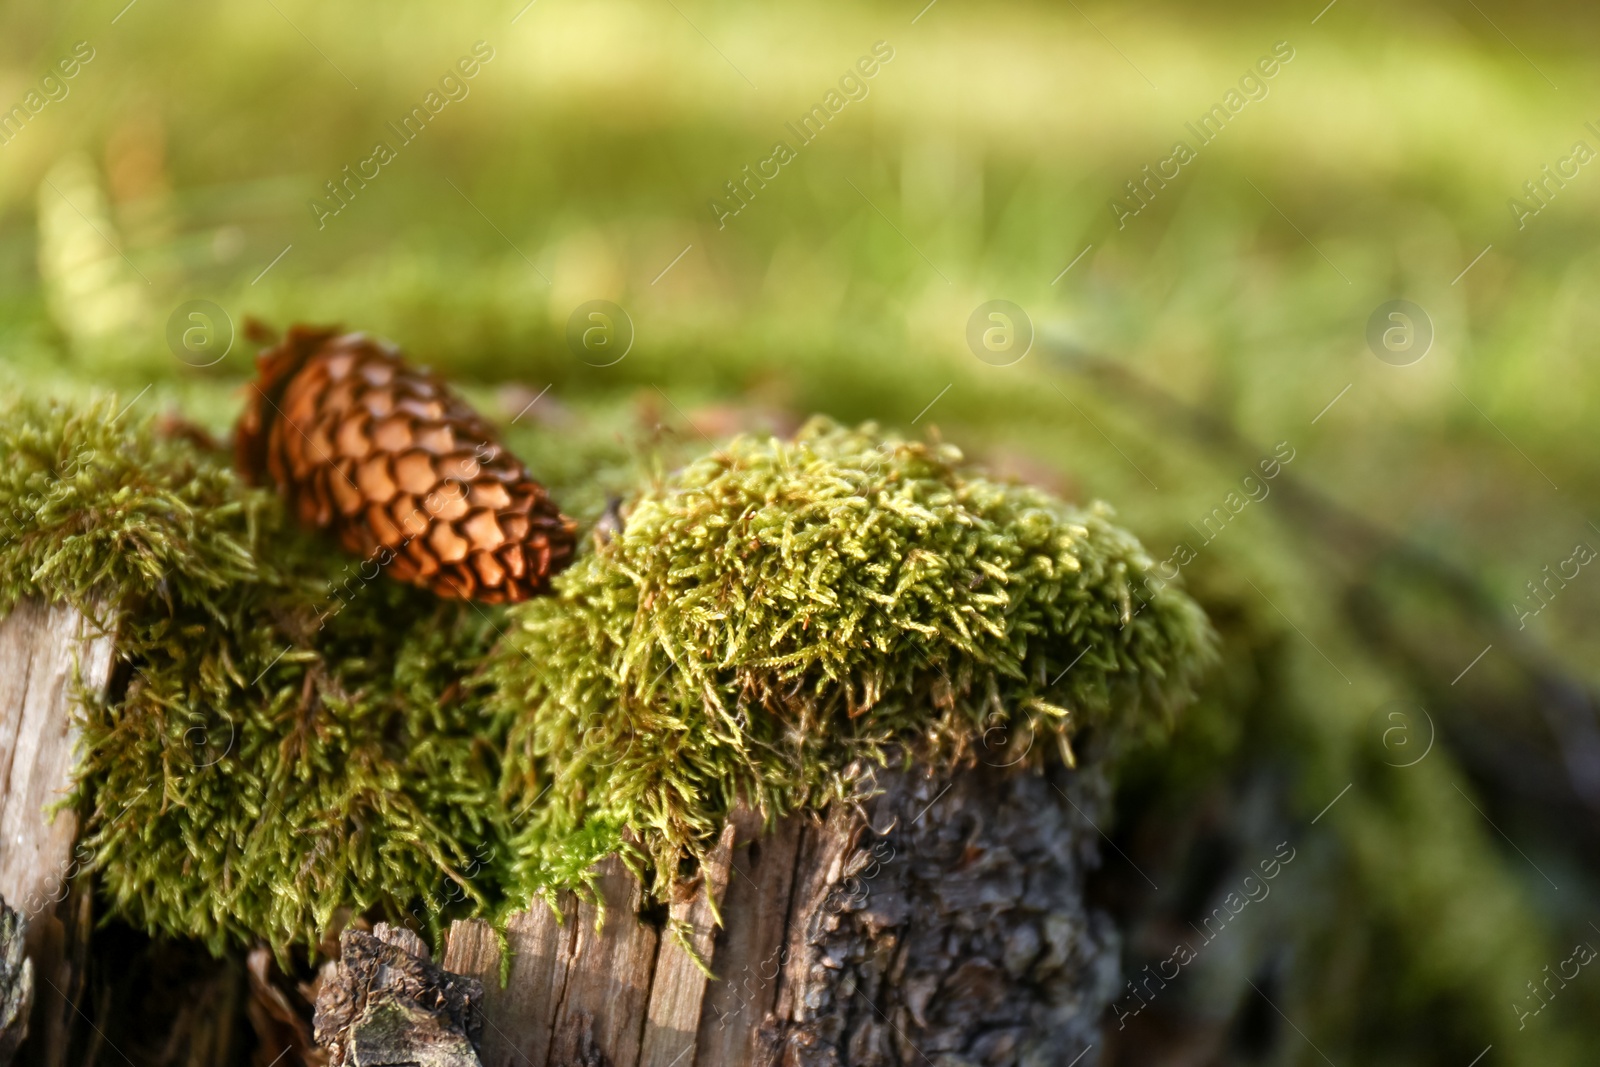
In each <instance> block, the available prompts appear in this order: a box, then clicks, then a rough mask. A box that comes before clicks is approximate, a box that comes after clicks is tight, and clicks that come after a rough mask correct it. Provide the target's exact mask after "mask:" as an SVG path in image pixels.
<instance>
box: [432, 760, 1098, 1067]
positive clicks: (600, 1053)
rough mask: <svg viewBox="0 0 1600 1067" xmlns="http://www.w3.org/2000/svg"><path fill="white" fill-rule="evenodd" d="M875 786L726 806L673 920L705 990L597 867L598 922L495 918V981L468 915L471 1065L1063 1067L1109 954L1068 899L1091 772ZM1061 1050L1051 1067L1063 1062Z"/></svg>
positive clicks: (464, 956)
mask: <svg viewBox="0 0 1600 1067" xmlns="http://www.w3.org/2000/svg"><path fill="white" fill-rule="evenodd" d="M878 778H879V783H880V786H881V787H882V789H883V792H882V793H881V794H880V795H879V796H878V797H876V798H874V799H872V800H870V801H868V802H867V803H865V804H863V805H860V806H859V807H858V806H854V805H846V804H838V805H835V806H833V807H832V808H831V809H830V810H829V811H828V812H827V814H826V815H825V816H824V817H821V818H817V817H813V816H809V815H798V816H791V817H789V818H788V819H785V820H783V821H781V822H780V823H779V825H778V827H777V828H776V830H775V831H774V832H772V833H770V834H762V833H761V832H760V825H759V820H757V819H755V818H754V817H753V816H752V815H751V813H749V812H741V813H739V815H738V816H737V817H736V818H735V819H734V820H733V821H732V822H730V823H729V828H728V831H727V832H726V833H725V834H724V837H723V839H722V842H721V843H720V845H719V847H718V849H717V852H716V854H715V856H714V858H713V860H712V862H711V863H710V864H708V865H707V866H706V868H705V878H706V879H707V880H708V882H709V885H710V887H711V895H712V896H714V897H715V899H716V902H717V906H718V908H719V910H720V911H721V914H722V918H723V926H722V928H721V929H720V930H717V929H714V928H713V926H712V925H711V922H710V920H711V908H710V907H708V906H707V882H702V883H701V884H699V885H698V886H696V888H695V890H694V892H693V894H692V895H691V896H688V897H686V899H684V900H683V901H681V902H680V903H678V904H675V905H674V906H673V910H674V912H675V913H678V914H680V915H682V916H683V917H685V918H688V919H689V920H690V922H691V926H692V928H693V931H694V933H693V936H692V943H693V944H694V946H695V948H696V949H697V950H699V951H700V952H701V953H702V954H703V959H705V960H706V961H707V962H708V963H709V965H710V968H711V970H712V971H713V973H714V975H715V977H714V978H708V977H707V976H706V975H705V974H704V973H703V972H701V971H700V970H699V969H698V968H697V967H696V966H695V964H694V962H693V959H692V958H691V956H690V955H689V953H688V952H687V951H686V950H685V949H684V948H683V946H681V945H680V944H678V943H677V942H676V941H675V940H673V939H671V938H669V937H667V936H664V933H663V929H662V924H661V923H660V921H659V919H658V918H652V917H649V916H641V915H640V914H639V912H638V902H639V900H640V895H641V894H640V886H639V884H638V882H637V881H635V880H634V879H633V878H632V876H631V875H629V874H628V873H627V871H626V870H625V869H624V868H623V867H622V865H621V864H620V863H618V862H616V861H615V860H608V861H606V862H605V863H603V864H602V871H603V874H602V878H601V882H600V887H601V894H602V898H603V900H604V902H605V906H606V912H605V916H604V925H603V926H602V927H601V928H600V929H599V930H598V931H596V929H595V927H594V923H595V922H596V920H597V918H599V916H598V915H597V912H596V909H595V907H594V906H593V905H588V904H580V905H578V906H576V907H575V908H570V909H568V911H569V913H568V914H567V916H566V918H565V922H563V921H562V920H561V918H559V917H558V916H557V915H556V913H555V912H554V911H553V910H552V909H550V908H549V907H547V906H545V905H544V904H542V903H540V904H536V905H535V906H534V907H533V908H532V909H530V910H529V911H527V912H524V913H522V914H520V915H519V916H517V917H516V918H515V919H513V920H512V923H511V925H510V927H509V929H508V931H507V935H508V945H509V948H510V950H511V952H512V954H513V955H512V959H511V964H510V981H509V982H508V984H507V985H506V986H505V987H504V988H501V987H500V985H499V974H500V967H501V958H500V950H499V947H498V944H497V940H496V938H495V936H494V934H493V931H492V930H491V929H490V928H489V927H488V926H487V924H485V923H483V922H481V921H467V922H458V923H456V924H455V925H454V926H453V927H452V929H451V931H450V937H449V946H448V948H447V950H446V954H445V958H444V965H445V967H446V968H447V969H449V970H452V971H456V972H459V973H462V974H467V975H472V976H476V977H478V978H479V979H480V980H481V981H482V982H483V985H484V989H485V990H486V999H485V1008H484V1014H485V1017H486V1021H487V1023H488V1025H487V1026H486V1027H485V1032H484V1038H483V1046H482V1059H483V1063H484V1065H485V1067H509V1065H513V1064H529V1065H532V1067H577V1065H580V1064H581V1065H585V1067H590V1065H594V1064H609V1065H611V1067H678V1065H682V1067H744V1065H751V1064H755V1065H780V1064H781V1065H795V1067H800V1065H806V1067H810V1065H824V1064H828V1065H835V1064H836V1065H841V1067H842V1065H851V1067H888V1065H891V1064H894V1065H899V1064H905V1065H911V1064H923V1063H934V1064H941V1065H952V1067H953V1065H962V1064H973V1065H978V1064H1023V1065H1028V1067H1035V1065H1037V1067H1043V1065H1045V1064H1055V1063H1067V1062H1071V1061H1072V1060H1073V1059H1074V1058H1075V1057H1077V1056H1078V1055H1079V1054H1080V1053H1083V1052H1085V1051H1087V1050H1088V1049H1089V1048H1090V1047H1091V1046H1092V1045H1094V1044H1095V1043H1096V1040H1097V1034H1098V1029H1099V1021H1100V1017H1101V1015H1102V1013H1103V1011H1104V1008H1105V1005H1106V1004H1107V1003H1108V1002H1109V998H1110V996H1111V994H1112V993H1114V991H1115V988H1116V982H1117V979H1116V974H1117V954H1118V943H1117V939H1116V935H1115V931H1114V930H1113V929H1112V928H1111V925H1110V923H1109V921H1108V920H1107V919H1106V917H1105V916H1103V915H1100V914H1097V913H1095V912H1093V911H1092V910H1091V909H1089V908H1088V906H1087V905H1086V904H1085V902H1084V899H1083V878H1084V874H1085V872H1086V870H1087V868H1089V867H1090V866H1092V865H1093V864H1094V863H1095V862H1096V860H1095V857H1096V856H1097V854H1098V837H1097V835H1096V832H1095V830H1094V829H1093V827H1092V825H1091V824H1090V821H1089V820H1090V818H1091V815H1090V813H1091V812H1096V811H1098V810H1099V809H1100V808H1101V806H1102V800H1103V794H1104V787H1103V778H1102V776H1101V775H1100V774H1099V772H1098V771H1097V770H1095V769H1088V768H1085V769H1081V770H1078V771H1076V772H1073V771H1066V770H1065V769H1058V770H1057V771H1055V772H1053V773H1048V774H1035V773H1029V772H1019V771H1016V770H1014V769H1007V768H1002V767H998V766H990V765H985V764H982V763H979V764H977V765H975V766H971V767H968V768H965V769H962V770H960V771H957V772H956V773H955V774H954V775H951V776H944V775H935V774H928V773H924V772H917V771H910V772H880V773H879V775H878ZM1063 1053H1065V1056H1064V1057H1063Z"/></svg>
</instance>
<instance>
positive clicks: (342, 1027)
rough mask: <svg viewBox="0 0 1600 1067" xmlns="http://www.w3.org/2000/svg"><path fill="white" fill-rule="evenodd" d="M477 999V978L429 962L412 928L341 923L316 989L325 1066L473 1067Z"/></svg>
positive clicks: (317, 1024) (478, 1022)
mask: <svg viewBox="0 0 1600 1067" xmlns="http://www.w3.org/2000/svg"><path fill="white" fill-rule="evenodd" d="M482 999H483V987H482V985H481V984H479V982H478V980H477V979H476V978H465V977H462V976H461V975H457V974H451V973H449V972H448V971H446V970H444V969H442V968H440V967H438V966H436V965H434V964H433V963H432V962H431V961H430V960H429V959H428V949H427V947H426V946H424V945H423V943H422V939H421V938H419V937H417V935H416V934H414V933H412V932H411V931H409V930H404V929H398V928H395V927H390V926H388V925H387V924H385V923H379V924H378V925H377V927H376V928H375V929H374V930H373V932H372V933H370V934H369V933H366V932H364V931H361V930H354V929H349V928H347V929H345V931H344V932H343V933H342V934H340V935H339V962H338V964H337V966H335V967H334V969H333V972H332V974H331V975H329V977H328V978H327V980H326V981H324V982H323V983H322V989H321V991H320V992H319V993H318V994H317V1013H316V1018H315V1027H316V1035H317V1041H318V1043H319V1044H321V1045H322V1046H323V1047H324V1048H326V1049H327V1050H328V1052H329V1057H328V1062H329V1065H330V1067H388V1065H392V1067H480V1064H479V1060H478V1054H477V1048H476V1046H477V1041H478V1039H479V1037H480V1029H481V1026H482V1015H481V1014H480V1012H481V1006H480V1002H481V1000H482Z"/></svg>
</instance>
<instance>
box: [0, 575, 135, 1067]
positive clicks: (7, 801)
mask: <svg viewBox="0 0 1600 1067" xmlns="http://www.w3.org/2000/svg"><path fill="white" fill-rule="evenodd" d="M113 652H114V650H113V643H112V639H111V638H110V637H109V636H108V635H105V634H102V633H99V632H97V631H96V629H95V628H94V626H93V625H92V624H91V623H90V622H89V620H87V619H86V618H85V617H84V616H83V615H81V614H80V613H79V612H77V611H75V610H73V609H72V608H69V607H66V606H63V605H57V606H53V607H52V606H46V605H45V604H43V603H41V602H39V601H37V600H31V599H25V600H23V601H22V602H20V603H19V604H18V605H17V606H16V608H15V609H14V610H13V611H12V612H11V613H10V614H9V615H8V616H6V617H5V618H4V619H3V620H0V895H3V896H4V897H5V898H6V899H7V900H9V901H11V902H12V904H13V906H14V907H16V908H17V910H18V911H19V912H21V913H22V914H23V915H24V916H25V917H26V918H27V919H28V934H27V938H26V946H27V954H28V956H29V958H30V959H32V960H33V967H34V1008H33V1017H32V1020H31V1024H30V1029H31V1031H32V1037H31V1038H30V1040H29V1041H28V1043H27V1044H26V1045H25V1046H24V1047H23V1049H22V1060H23V1062H24V1063H30V1064H46V1065H51V1067H54V1065H56V1064H60V1063H63V1062H65V1059H66V1057H67V1054H68V1052H67V1050H68V1044H69V1041H70V1038H71V1031H72V1028H73V1024H74V1020H75V1017H76V1016H77V1015H78V1010H79V1007H78V1004H79V998H80V996H81V994H82V989H81V983H82V976H83V957H84V953H85V951H86V947H87V937H88V929H89V918H90V899H89V895H88V894H87V893H84V892H82V891H77V890H75V889H74V888H73V876H74V875H75V874H76V873H77V870H78V867H79V865H80V857H78V856H77V855H75V853H74V844H73V842H74V839H75V838H76V836H77V831H78V824H77V818H76V816H75V815H74V814H73V813H72V812H71V811H67V810H61V811H56V812H54V813H53V814H52V813H51V812H50V811H49V810H48V809H49V808H50V807H51V806H52V805H54V804H55V803H57V802H58V801H60V800H61V799H63V798H64V797H65V796H66V795H67V793H68V790H69V789H70V787H71V774H72V769H73V766H74V764H75V762H76V759H77V752H76V749H77V744H78V730H77V724H76V721H75V717H74V704H75V701H76V698H77V693H78V689H77V686H78V684H79V683H80V681H81V684H82V685H83V686H84V687H86V688H87V690H88V691H89V692H91V693H97V694H104V693H105V691H106V687H107V686H108V684H109V682H110V678H111V666H112V660H113Z"/></svg>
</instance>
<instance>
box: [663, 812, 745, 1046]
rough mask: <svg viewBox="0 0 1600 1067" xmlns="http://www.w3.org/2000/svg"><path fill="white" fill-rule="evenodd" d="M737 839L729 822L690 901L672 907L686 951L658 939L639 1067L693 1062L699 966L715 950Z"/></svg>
mask: <svg viewBox="0 0 1600 1067" xmlns="http://www.w3.org/2000/svg"><path fill="white" fill-rule="evenodd" d="M736 837H737V827H735V826H734V824H733V823H732V822H729V823H728V825H727V826H726V827H724V828H723V831H722V839H721V840H720V841H718V842H717V847H716V849H715V850H714V851H713V852H712V853H711V855H710V856H709V857H707V859H706V863H705V865H704V867H703V868H702V874H701V879H700V884H699V885H698V886H697V887H696V889H695V891H694V894H693V896H691V897H690V898H689V899H687V900H683V901H679V902H675V903H674V904H673V905H672V909H671V912H670V914H671V917H672V920H673V922H674V923H681V924H683V925H684V926H685V927H686V934H685V938H686V940H687V941H688V947H687V948H686V947H685V946H684V945H683V944H682V943H681V942H679V940H678V939H677V938H676V937H672V936H670V935H666V936H664V937H663V940H662V943H661V951H660V952H659V953H658V954H657V956H656V967H655V975H654V976H653V978H652V981H651V984H650V1010H649V1012H648V1014H647V1015H646V1017H645V1024H644V1044H643V1046H642V1047H641V1049H640V1052H639V1067H680V1065H681V1067H689V1065H690V1064H691V1063H692V1061H691V1059H690V1056H691V1054H692V1051H693V1047H694V1043H695V1035H696V1033H697V1032H698V1031H699V1029H700V1010H701V1005H702V1003H703V1001H704V999H705V994H706V983H707V981H708V979H707V977H706V972H705V971H704V970H703V969H702V965H703V966H705V967H709V966H710V964H711V957H712V954H713V953H714V951H715V949H716V940H717V925H716V919H717V909H718V908H720V907H721V905H722V903H723V898H724V894H725V892H726V890H727V888H728V877H729V875H730V873H731V870H730V864H731V863H732V860H733V843H734V840H735V839H736ZM696 956H698V957H699V960H698V961H697V960H696V959H695V957H696Z"/></svg>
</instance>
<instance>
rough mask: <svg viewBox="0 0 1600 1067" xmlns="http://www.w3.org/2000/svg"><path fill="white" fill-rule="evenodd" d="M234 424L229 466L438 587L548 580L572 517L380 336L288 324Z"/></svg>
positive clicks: (489, 590) (474, 595)
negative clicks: (234, 464)
mask: <svg viewBox="0 0 1600 1067" xmlns="http://www.w3.org/2000/svg"><path fill="white" fill-rule="evenodd" d="M256 369H257V372H258V378H257V380H256V381H255V382H253V383H251V386H250V397H249V400H248V401H247V403H246V405H245V410H244V413H243V414H242V415H241V416H240V417H239V423H238V426H237V427H236V428H235V431H234V451H235V457H236V461H237V463H238V466H239V469H240V471H241V472H243V474H244V476H245V477H246V478H247V479H249V480H250V481H251V482H252V483H254V484H258V485H259V484H263V483H265V482H267V481H268V480H270V481H271V483H272V484H274V485H276V486H277V488H278V491H279V492H280V493H282V494H284V495H285V496H286V497H287V498H288V500H289V504H290V506H291V507H292V508H293V510H294V512H295V514H296V515H297V516H298V517H299V519H300V521H301V522H302V523H304V524H306V525H307V526H315V527H318V528H323V529H326V528H329V527H331V528H332V529H333V531H334V533H335V534H337V535H338V538H339V543H340V544H341V545H343V546H344V548H345V549H346V550H348V551H350V552H354V553H356V554H357V555H360V556H362V557H365V558H368V559H372V560H374V561H376V562H377V563H378V564H379V565H380V566H382V567H385V568H386V569H387V570H388V571H389V573H390V574H392V575H393V576H394V577H396V578H399V579H401V580H402V581H407V582H411V583H412V584H414V585H421V586H425V587H426V588H429V589H432V590H433V591H434V592H435V593H438V594H439V595H440V596H445V597H463V598H469V599H475V600H482V601H487V602H491V603H500V602H505V601H516V600H525V599H527V598H528V597H531V596H535V595H537V594H540V593H544V592H547V591H548V590H549V587H550V577H551V575H552V574H554V573H555V572H557V571H559V570H561V568H563V567H565V566H566V565H567V564H568V563H570V562H571V560H572V552H573V545H574V537H575V533H576V524H574V523H573V522H572V520H570V519H568V518H566V517H565V516H563V515H562V514H561V512H560V511H559V510H557V508H556V506H555V504H554V502H552V501H551V500H550V497H549V496H548V495H547V494H546V493H545V490H544V487H543V486H541V485H540V484H539V483H538V482H536V481H534V480H533V479H532V478H531V477H529V476H528V472H527V470H526V468H524V467H523V465H522V463H521V462H520V461H519V460H518V459H517V458H516V457H515V456H513V455H511V453H509V452H507V451H506V450H505V449H504V448H503V447H501V445H500V443H499V441H498V440H497V439H496V436H495V432H494V430H493V429H492V428H491V427H490V426H489V424H488V423H486V422H485V421H484V420H483V419H482V418H481V417H479V415H478V413H477V412H475V411H473V410H472V408H470V407H468V406H467V404H466V403H465V402H464V401H462V400H461V399H460V398H459V397H457V396H456V395H455V394H454V393H452V392H451V391H450V389H449V388H448V387H447V386H446V385H445V384H444V383H443V382H442V381H440V380H439V378H438V377H436V376H435V375H433V374H431V373H429V372H428V371H425V370H420V369H418V368H416V367H412V366H410V365H409V364H407V363H406V362H405V360H404V359H402V358H401V356H400V352H399V350H398V349H397V348H395V347H394V346H393V345H391V344H389V343H388V342H385V341H379V340H375V339H373V338H371V337H368V336H367V335H366V334H361V333H347V334H341V333H339V331H338V330H337V329H332V328H324V327H311V326H294V327H291V328H290V330H289V333H288V336H286V337H285V338H284V339H283V341H282V342H281V343H279V344H277V345H275V346H274V347H271V348H268V349H266V350H265V351H263V352H261V353H260V354H259V355H258V356H257V357H256Z"/></svg>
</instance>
